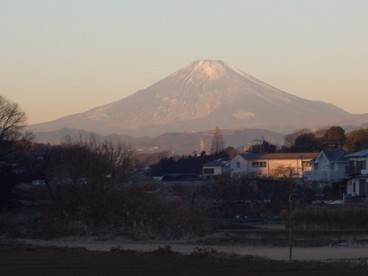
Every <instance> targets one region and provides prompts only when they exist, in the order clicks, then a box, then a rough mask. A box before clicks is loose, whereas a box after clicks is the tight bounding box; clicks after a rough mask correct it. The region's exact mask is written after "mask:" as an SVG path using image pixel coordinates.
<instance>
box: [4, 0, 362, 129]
mask: <svg viewBox="0 0 368 276" xmlns="http://www.w3.org/2000/svg"><path fill="white" fill-rule="evenodd" d="M0 49H1V51H0V94H1V95H3V96H5V97H7V98H8V99H10V100H13V101H15V102H17V103H19V104H20V105H21V107H22V109H23V110H24V111H25V112H26V113H27V115H28V118H29V120H28V123H37V122H43V121H49V120H52V119H56V118H59V117H62V116H65V115H70V114H74V113H79V112H83V111H86V110H88V109H90V108H92V107H96V106H99V105H103V104H107V103H110V102H112V101H116V100H119V99H121V98H124V97H126V96H128V95H130V94H133V93H134V92H136V91H137V90H139V89H143V88H145V87H147V86H150V85H151V84H153V83H154V82H156V81H158V80H160V79H162V78H164V77H166V76H167V75H168V74H171V73H173V72H174V71H176V70H178V69H181V68H182V67H184V66H185V65H187V64H189V63H191V62H193V61H195V60H198V59H215V60H223V61H225V62H227V63H230V64H232V65H234V66H236V67H238V68H239V69H241V70H242V71H244V72H246V73H248V74H250V75H252V76H254V77H256V78H258V79H260V80H262V81H264V82H266V83H268V84H270V85H273V86H275V87H277V88H279V89H282V90H284V91H286V92H288V93H291V94H294V95H297V96H300V97H303V98H306V99H310V100H321V101H325V102H329V103H332V104H335V105H337V106H339V107H341V108H342V109H344V110H346V111H348V112H351V113H367V112H368V107H367V103H368V1H366V0H252V1H251V0H223V1H219V0H0Z"/></svg>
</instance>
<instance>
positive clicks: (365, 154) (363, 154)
mask: <svg viewBox="0 0 368 276" xmlns="http://www.w3.org/2000/svg"><path fill="white" fill-rule="evenodd" d="M346 157H347V158H354V157H368V149H365V150H361V151H357V152H353V153H350V154H347V155H346Z"/></svg>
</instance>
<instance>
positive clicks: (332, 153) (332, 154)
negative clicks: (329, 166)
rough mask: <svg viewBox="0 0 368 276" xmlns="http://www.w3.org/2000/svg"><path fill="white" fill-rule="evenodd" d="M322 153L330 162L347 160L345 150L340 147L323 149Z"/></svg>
mask: <svg viewBox="0 0 368 276" xmlns="http://www.w3.org/2000/svg"><path fill="white" fill-rule="evenodd" d="M323 153H324V154H325V156H326V157H327V159H328V160H329V161H330V162H337V161H342V162H343V161H347V158H346V155H345V154H346V152H345V151H343V150H342V149H330V150H324V151H323Z"/></svg>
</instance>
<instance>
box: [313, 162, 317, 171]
mask: <svg viewBox="0 0 368 276" xmlns="http://www.w3.org/2000/svg"><path fill="white" fill-rule="evenodd" d="M314 169H315V170H316V171H318V163H315V164H314Z"/></svg>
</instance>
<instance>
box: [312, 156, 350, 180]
mask: <svg viewBox="0 0 368 276" xmlns="http://www.w3.org/2000/svg"><path fill="white" fill-rule="evenodd" d="M310 163H311V170H310V171H309V172H306V174H305V180H307V181H316V182H329V183H330V182H340V181H343V180H346V179H347V178H348V177H347V175H346V170H345V169H346V166H347V165H348V164H349V160H348V158H347V157H346V152H345V151H343V150H342V149H330V150H323V151H321V152H320V153H319V155H318V156H317V158H316V159H314V160H312V161H311V162H310Z"/></svg>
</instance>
